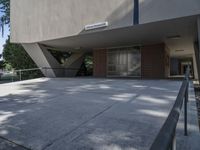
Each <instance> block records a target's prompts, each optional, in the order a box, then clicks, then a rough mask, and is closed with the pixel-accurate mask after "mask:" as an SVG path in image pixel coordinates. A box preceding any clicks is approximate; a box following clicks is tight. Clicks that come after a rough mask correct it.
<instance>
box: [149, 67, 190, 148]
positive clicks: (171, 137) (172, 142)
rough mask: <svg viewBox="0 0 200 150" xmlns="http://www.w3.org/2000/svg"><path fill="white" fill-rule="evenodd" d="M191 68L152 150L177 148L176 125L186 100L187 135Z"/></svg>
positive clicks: (185, 124)
mask: <svg viewBox="0 0 200 150" xmlns="http://www.w3.org/2000/svg"><path fill="white" fill-rule="evenodd" d="M189 74H190V69H189V67H188V68H187V71H186V75H185V79H184V81H183V83H182V85H181V88H180V91H179V93H178V96H177V98H176V101H175V104H174V106H173V108H172V110H171V112H170V114H169V116H168V117H167V120H166V121H165V123H164V125H163V126H162V128H161V130H160V132H159V133H158V135H157V137H156V139H155V140H154V142H153V144H152V145H151V148H150V150H169V149H171V150H175V149H176V127H177V123H178V120H179V116H180V114H181V109H182V105H183V102H184V135H185V136H187V135H188V134H187V102H188V87H189Z"/></svg>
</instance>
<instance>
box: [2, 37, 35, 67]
mask: <svg viewBox="0 0 200 150" xmlns="http://www.w3.org/2000/svg"><path fill="white" fill-rule="evenodd" d="M3 58H4V60H5V62H6V63H9V64H10V65H11V66H12V67H13V68H15V69H17V70H18V69H27V68H36V67H37V66H36V65H35V63H34V62H33V61H32V59H31V58H30V57H29V55H28V54H27V53H26V51H25V50H24V48H23V47H22V46H21V44H13V43H10V37H8V39H7V40H6V44H5V45H4V49H3Z"/></svg>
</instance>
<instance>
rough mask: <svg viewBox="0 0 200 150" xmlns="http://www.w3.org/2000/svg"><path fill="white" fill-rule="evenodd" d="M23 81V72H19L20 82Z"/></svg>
mask: <svg viewBox="0 0 200 150" xmlns="http://www.w3.org/2000/svg"><path fill="white" fill-rule="evenodd" d="M21 80H22V71H21V70H19V81H21Z"/></svg>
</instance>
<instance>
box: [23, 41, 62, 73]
mask: <svg viewBox="0 0 200 150" xmlns="http://www.w3.org/2000/svg"><path fill="white" fill-rule="evenodd" d="M22 45H23V47H24V49H25V50H26V52H27V53H28V54H29V55H30V57H31V58H32V59H33V61H34V62H35V63H36V65H37V66H38V67H39V68H46V69H41V71H42V72H43V74H44V75H45V76H46V77H57V76H63V70H62V69H51V68H61V65H60V64H59V63H58V62H57V61H56V59H55V58H54V57H53V56H52V55H51V54H50V52H48V51H47V50H46V49H45V47H43V46H42V45H39V44H38V43H32V44H22Z"/></svg>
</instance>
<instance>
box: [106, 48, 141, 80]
mask: <svg viewBox="0 0 200 150" xmlns="http://www.w3.org/2000/svg"><path fill="white" fill-rule="evenodd" d="M108 76H122V77H139V76H141V52H140V49H139V48H137V49H136V48H134V47H132V48H121V49H119V48H118V49H112V50H109V51H108Z"/></svg>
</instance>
